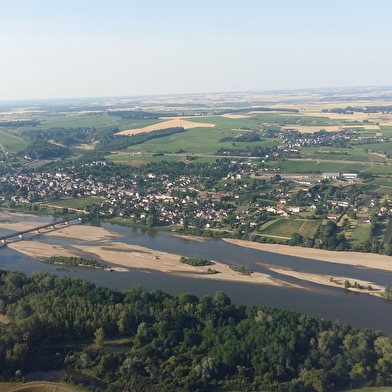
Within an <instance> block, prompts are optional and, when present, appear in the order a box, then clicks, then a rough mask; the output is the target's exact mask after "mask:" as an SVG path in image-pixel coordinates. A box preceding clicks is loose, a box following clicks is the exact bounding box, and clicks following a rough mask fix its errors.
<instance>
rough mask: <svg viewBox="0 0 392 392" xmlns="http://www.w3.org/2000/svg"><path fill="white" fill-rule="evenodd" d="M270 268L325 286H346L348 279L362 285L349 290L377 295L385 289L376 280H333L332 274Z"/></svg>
mask: <svg viewBox="0 0 392 392" xmlns="http://www.w3.org/2000/svg"><path fill="white" fill-rule="evenodd" d="M269 270H270V271H273V272H275V273H278V274H281V275H286V276H291V277H293V278H297V279H302V280H306V281H307V282H312V283H317V284H322V285H324V286H331V287H342V288H344V282H345V280H348V281H349V282H350V284H351V285H352V286H354V284H355V282H357V283H358V284H359V285H360V286H361V288H355V287H350V288H349V290H352V291H357V292H360V293H368V294H372V295H377V294H380V292H382V290H384V287H383V286H380V285H378V284H376V283H375V282H371V281H367V280H359V279H354V278H350V277H347V276H334V277H333V280H331V276H330V275H322V274H311V273H308V272H299V271H293V270H292V269H284V268H269ZM369 286H371V290H370V289H369Z"/></svg>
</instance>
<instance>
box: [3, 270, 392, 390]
mask: <svg viewBox="0 0 392 392" xmlns="http://www.w3.org/2000/svg"><path fill="white" fill-rule="evenodd" d="M0 314H1V318H0V320H1V322H0V372H1V374H0V377H1V379H2V381H7V380H13V379H15V378H16V377H19V378H20V377H25V376H26V375H27V374H28V373H29V372H31V371H34V370H49V369H74V370H77V371H79V372H82V373H86V374H88V375H90V376H91V377H97V378H99V379H101V380H103V381H104V382H105V383H106V385H107V388H106V389H104V390H107V391H120V390H121V391H157V390H159V391H206V390H215V391H216V390H225V391H230V390H233V391H234V390H235V391H249V390H255V391H257V390H263V391H272V390H273V391H324V390H325V391H326V390H334V391H335V390H344V389H347V388H353V387H362V386H380V385H389V384H391V382H392V379H391V370H392V341H391V339H390V338H388V337H386V336H383V334H382V333H381V332H374V331H371V330H368V329H364V330H354V329H353V328H352V327H350V326H349V325H347V324H344V325H339V324H336V323H333V322H330V321H327V320H321V319H317V318H313V317H309V316H307V315H305V314H302V313H297V312H292V311H287V310H282V309H272V308H267V307H256V306H247V307H246V306H239V307H236V306H234V305H233V304H232V303H231V300H230V298H229V297H228V296H227V295H226V294H225V293H224V292H222V291H217V292H216V294H215V296H214V297H211V296H204V297H201V298H198V297H196V296H194V295H191V294H186V293H184V294H180V295H169V294H166V293H164V292H162V291H159V290H157V291H152V292H147V291H145V290H143V289H142V287H140V286H136V287H133V288H132V289H130V290H127V291H123V292H120V291H118V290H110V289H107V288H104V287H98V286H96V285H95V284H94V283H91V282H87V281H85V280H81V279H70V278H67V277H62V278H59V277H56V276H55V275H53V274H50V273H34V274H32V275H31V276H30V277H27V276H26V275H24V274H23V273H21V272H17V271H13V272H4V271H2V272H0ZM120 338H122V339H127V341H128V342H129V346H128V347H127V348H126V349H125V350H118V349H117V350H111V349H110V347H111V345H110V342H112V341H113V340H114V339H120ZM217 388H220V389H217Z"/></svg>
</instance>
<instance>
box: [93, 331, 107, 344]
mask: <svg viewBox="0 0 392 392" xmlns="http://www.w3.org/2000/svg"><path fill="white" fill-rule="evenodd" d="M104 341H105V331H104V330H103V328H102V327H100V328H97V329H96V330H95V332H94V344H95V345H97V346H103V343H104Z"/></svg>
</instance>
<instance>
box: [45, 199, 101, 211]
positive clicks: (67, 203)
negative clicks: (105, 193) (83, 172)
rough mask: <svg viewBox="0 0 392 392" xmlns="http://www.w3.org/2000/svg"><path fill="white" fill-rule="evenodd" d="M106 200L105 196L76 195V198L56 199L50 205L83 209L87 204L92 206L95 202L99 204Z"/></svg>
mask: <svg viewBox="0 0 392 392" xmlns="http://www.w3.org/2000/svg"><path fill="white" fill-rule="evenodd" d="M102 200H105V199H104V198H103V197H76V198H67V199H65V198H64V199H61V200H55V201H51V202H50V203H48V205H51V206H55V207H63V208H75V209H77V210H83V209H84V208H85V207H87V206H91V205H93V204H97V203H99V202H101V201H102Z"/></svg>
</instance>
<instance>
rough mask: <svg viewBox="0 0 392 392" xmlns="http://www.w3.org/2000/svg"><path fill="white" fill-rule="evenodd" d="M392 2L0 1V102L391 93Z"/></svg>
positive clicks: (311, 0)
mask: <svg viewBox="0 0 392 392" xmlns="http://www.w3.org/2000/svg"><path fill="white" fill-rule="evenodd" d="M391 17H392V0H133V1H132V0H112V1H110V2H109V1H107V0H91V1H88V0H77V1H76V0H75V1H74V0H46V1H45V0H0V100H11V99H30V98H63V97H67V98H68V97H95V96H100V97H102V96H132V95H154V94H183V93H185V94H186V93H204V92H231V91H256V90H272V89H293V88H313V87H315V88H317V87H346V86H369V85H378V86H384V85H389V86H391V85H392V22H391Z"/></svg>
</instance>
